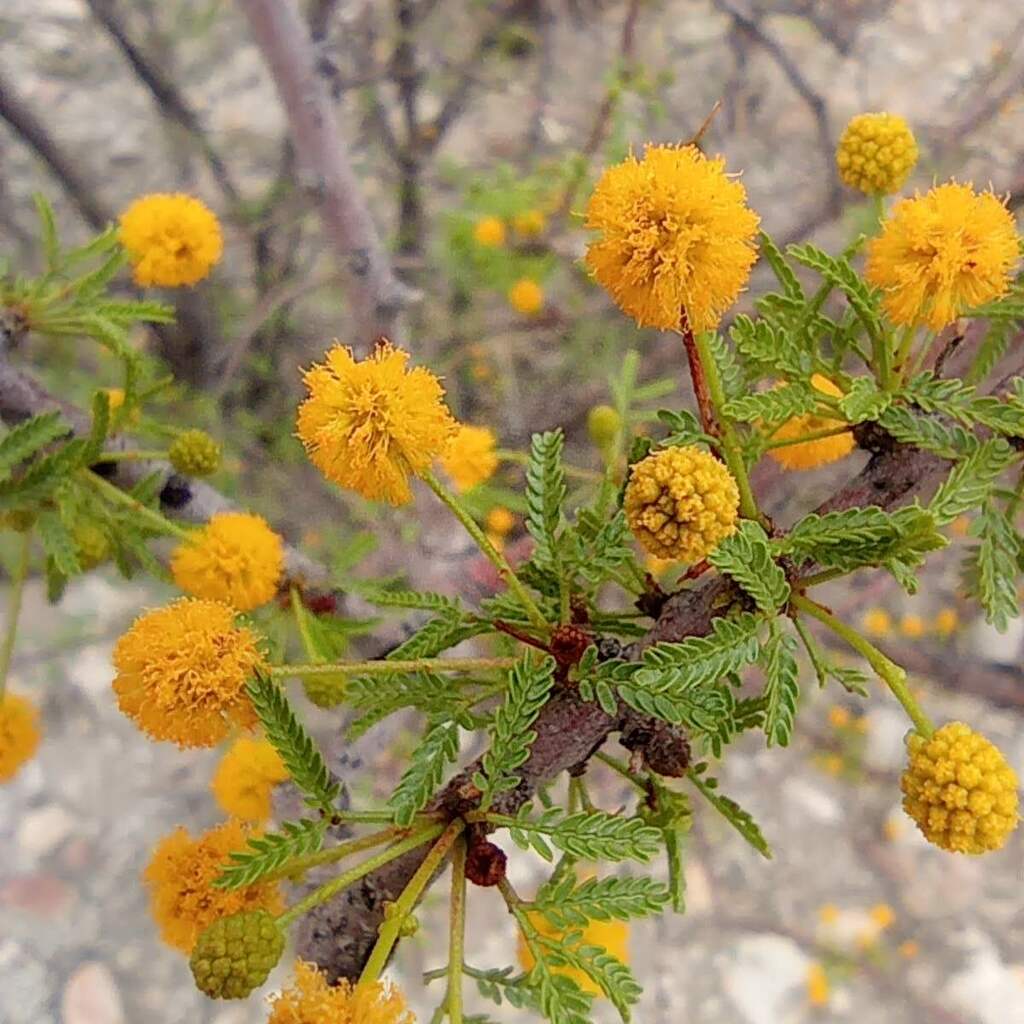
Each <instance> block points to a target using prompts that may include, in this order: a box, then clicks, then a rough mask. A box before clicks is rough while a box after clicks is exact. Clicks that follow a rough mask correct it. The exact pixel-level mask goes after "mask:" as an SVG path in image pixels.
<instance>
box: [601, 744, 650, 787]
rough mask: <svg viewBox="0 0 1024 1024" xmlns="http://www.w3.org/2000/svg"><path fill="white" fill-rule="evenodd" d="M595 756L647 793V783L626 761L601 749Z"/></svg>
mask: <svg viewBox="0 0 1024 1024" xmlns="http://www.w3.org/2000/svg"><path fill="white" fill-rule="evenodd" d="M594 757H596V758H597V759H598V761H603V762H604V763H605V764H606V765H608V767H609V768H611V769H612V771H615V772H618V773H619V775H621V776H622V777H623V778H624V779H627V780H628V781H629V782H631V783H632V784H633V785H634V786H636V788H637V789H638V790H640V792H641V793H644V794H646V793H647V783H646V782H645V781H644V779H643V777H642V776H640V775H637V774H636V772H631V771H630V770H629V765H627V764H626V762H625V761H620V760H619V759H618V758H617V757H613V756H612V755H611V754H606V753H605V752H604V751H603V750H599V751H598V752H597V753H596V754H595V755H594Z"/></svg>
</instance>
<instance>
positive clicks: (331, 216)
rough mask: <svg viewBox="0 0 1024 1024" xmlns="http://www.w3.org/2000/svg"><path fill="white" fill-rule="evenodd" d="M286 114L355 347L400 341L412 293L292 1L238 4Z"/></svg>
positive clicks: (260, 0)
mask: <svg viewBox="0 0 1024 1024" xmlns="http://www.w3.org/2000/svg"><path fill="white" fill-rule="evenodd" d="M240 6H241V8H242V10H243V12H244V13H245V15H246V17H247V18H248V20H249V25H250V28H251V29H252V34H253V38H254V40H255V42H256V44H257V46H258V47H259V48H260V51H261V52H262V54H263V57H264V59H265V60H266V62H267V65H268V67H269V68H270V72H271V74H272V76H273V78H274V82H275V84H276V86H277V91H278V94H279V95H280V97H281V102H282V104H283V105H284V108H285V111H286V113H287V115H288V123H289V128H290V131H291V133H292V138H293V140H294V143H295V151H296V154H297V155H298V157H299V160H300V162H301V163H302V164H303V165H304V166H305V168H306V170H307V171H309V172H310V173H312V174H313V176H314V178H315V181H316V189H317V192H318V194H319V199H320V208H321V216H322V218H323V221H324V225H325V227H326V230H327V235H328V237H329V238H330V240H331V243H332V245H333V247H334V249H335V252H336V254H337V256H338V257H339V260H340V261H341V264H342V266H343V268H344V269H345V271H346V274H347V277H348V288H347V292H348V297H349V301H350V303H351V307H352V318H353V320H354V322H355V331H354V335H355V336H354V337H353V338H352V341H353V343H354V344H355V345H356V347H358V348H361V349H362V350H366V349H368V348H369V346H370V345H372V344H373V343H374V341H375V340H376V339H377V338H378V337H380V336H381V335H386V336H387V337H390V338H392V340H395V341H397V342H401V341H402V338H401V335H400V331H399V324H398V318H399V315H400V313H401V311H402V310H403V309H404V308H405V307H406V306H408V305H409V304H410V303H411V301H412V300H413V298H414V297H415V293H414V292H413V291H412V290H411V289H410V288H408V287H407V286H406V285H404V284H402V282H401V281H399V280H398V278H397V277H395V275H394V271H393V268H392V266H391V260H390V259H389V257H388V254H387V251H386V250H385V248H384V245H383V244H382V242H381V238H380V235H379V234H378V232H377V228H376V226H375V225H374V223H373V219H372V217H371V216H370V211H369V208H368V207H367V205H366V202H365V200H364V198H363V193H362V189H361V188H360V186H359V182H358V180H357V178H356V175H355V171H354V170H353V167H352V164H351V161H350V160H349V156H348V153H347V151H346V149H345V146H344V145H343V142H342V137H341V133H340V132H339V130H338V126H337V124H336V121H335V115H334V110H333V106H332V104H331V101H330V96H329V95H328V92H327V88H326V86H325V83H324V81H323V79H322V78H321V77H320V76H319V75H318V74H317V70H316V54H315V50H314V47H313V44H312V41H311V39H310V36H309V31H308V27H307V26H306V25H305V23H304V22H303V20H302V19H301V17H300V16H299V12H298V10H297V9H296V6H295V2H294V0H241V3H240Z"/></svg>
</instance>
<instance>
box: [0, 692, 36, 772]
mask: <svg viewBox="0 0 1024 1024" xmlns="http://www.w3.org/2000/svg"><path fill="white" fill-rule="evenodd" d="M38 747H39V712H38V710H37V709H36V706H35V705H34V704H33V703H32V702H31V701H30V700H27V699H26V698H25V697H22V696H20V695H19V694H16V693H11V692H10V691H9V690H8V691H5V692H4V693H3V694H0V782H7V781H9V780H10V779H13V778H14V776H15V775H16V774H17V773H18V771H19V769H20V768H21V766H22V765H23V764H24V763H25V762H26V761H28V760H31V758H32V755H33V754H34V753H35V752H36V750H37V748H38Z"/></svg>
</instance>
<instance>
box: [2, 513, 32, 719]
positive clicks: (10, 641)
mask: <svg viewBox="0 0 1024 1024" xmlns="http://www.w3.org/2000/svg"><path fill="white" fill-rule="evenodd" d="M31 551H32V531H31V530H25V531H24V532H23V533H22V535H21V544H20V545H19V547H18V560H17V561H16V562H15V563H14V574H13V575H12V576H11V592H10V595H9V597H8V598H7V622H6V624H5V625H4V639H3V646H2V647H0V702H2V700H3V696H4V692H5V691H6V689H7V673H8V672H9V671H10V668H11V659H12V658H13V657H14V639H15V637H16V636H17V633H18V618H19V616H20V615H21V599H22V597H23V596H24V594H25V580H27V579H28V564H29V554H30V553H31Z"/></svg>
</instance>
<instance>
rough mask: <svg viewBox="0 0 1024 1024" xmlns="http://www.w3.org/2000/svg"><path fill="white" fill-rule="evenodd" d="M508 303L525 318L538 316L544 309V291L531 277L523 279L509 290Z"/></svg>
mask: <svg viewBox="0 0 1024 1024" xmlns="http://www.w3.org/2000/svg"><path fill="white" fill-rule="evenodd" d="M508 303H509V305H510V306H511V307H512V308H513V309H514V310H515V311H516V312H517V313H521V314H522V315H523V316H536V315H537V314H538V313H539V312H540V311H541V310H542V309H543V308H544V289H543V288H542V287H541V286H540V285H539V284H538V283H537V282H536V281H534V280H533V278H530V277H521V278H520V279H519V280H518V281H516V283H515V284H514V285H512V287H511V288H509V290H508Z"/></svg>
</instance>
